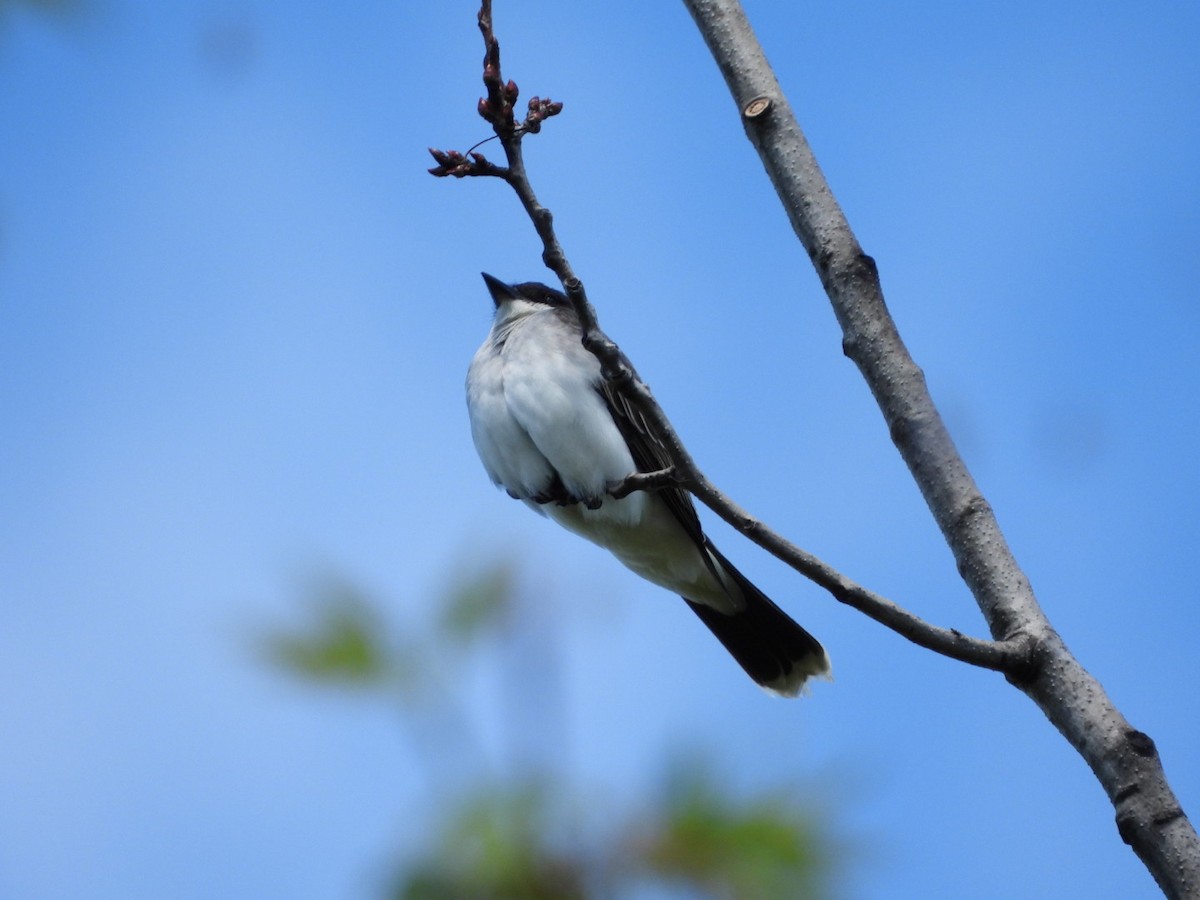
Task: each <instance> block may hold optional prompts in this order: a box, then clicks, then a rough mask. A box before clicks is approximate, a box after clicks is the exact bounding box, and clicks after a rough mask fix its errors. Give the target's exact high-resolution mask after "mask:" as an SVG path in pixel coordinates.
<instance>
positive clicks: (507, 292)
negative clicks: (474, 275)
mask: <svg viewBox="0 0 1200 900" xmlns="http://www.w3.org/2000/svg"><path fill="white" fill-rule="evenodd" d="M479 274H480V275H482V276H483V283H484V284H486V285H487V289H488V293H489V294H491V295H492V301H493V302H494V303H495V304H496V305H497V306H499V305H500V304H501V303H504V302H505V301H507V300H515V299H516V298H517V292H516V291H514V290H513V289H512V288H511V287H510V286H509V285H507V284H505V283H504V282H503V281H501V280H500V279H499V278H493V277H492V276H491V275H489V274H488V273H487V272H480V273H479Z"/></svg>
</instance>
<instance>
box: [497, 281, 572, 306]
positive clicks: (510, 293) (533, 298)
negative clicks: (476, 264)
mask: <svg viewBox="0 0 1200 900" xmlns="http://www.w3.org/2000/svg"><path fill="white" fill-rule="evenodd" d="M480 274H481V275H483V281H484V283H485V284H486V285H487V289H488V293H490V294H491V295H492V301H493V302H494V303H495V304H496V305H497V306H499V305H500V304H501V303H505V302H507V301H510V300H528V301H529V302H530V303H544V304H545V305H546V306H561V307H569V306H570V305H571V304H570V301H569V300H567V295H566V294H564V293H563V292H562V291H556V290H555V289H554V288H552V287H550V286H549V285H546V284H542V283H540V282H537V281H523V282H521V283H520V284H506V283H505V282H503V281H501V280H500V279H499V278H494V277H493V276H491V275H489V274H488V273H487V272H481V273H480Z"/></svg>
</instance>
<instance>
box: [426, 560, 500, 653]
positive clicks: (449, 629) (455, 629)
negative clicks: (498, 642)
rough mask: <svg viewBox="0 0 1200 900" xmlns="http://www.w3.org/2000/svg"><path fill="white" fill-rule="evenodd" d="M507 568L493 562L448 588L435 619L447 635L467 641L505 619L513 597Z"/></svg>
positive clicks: (497, 625) (495, 626)
mask: <svg viewBox="0 0 1200 900" xmlns="http://www.w3.org/2000/svg"><path fill="white" fill-rule="evenodd" d="M515 581H516V579H515V578H514V575H513V571H512V569H511V567H509V566H508V565H505V564H503V563H500V564H497V565H495V566H493V567H491V568H490V569H488V570H487V571H485V572H481V573H480V574H478V575H475V576H474V577H472V578H470V579H469V580H467V581H465V582H463V583H462V584H460V585H459V586H458V587H456V588H454V589H453V590H451V592H450V594H449V595H448V596H447V598H446V602H445V605H444V606H443V607H442V615H441V618H440V621H439V624H440V625H441V628H442V630H443V631H444V632H445V633H446V634H447V635H448V636H450V637H453V638H455V639H457V640H461V641H467V640H470V639H471V638H473V637H476V636H478V635H479V634H481V633H484V632H486V631H490V630H493V629H495V628H498V627H499V626H500V625H501V624H502V623H504V622H505V621H507V620H508V617H509V615H510V614H511V612H512V608H513V601H514V598H515V596H516V592H515Z"/></svg>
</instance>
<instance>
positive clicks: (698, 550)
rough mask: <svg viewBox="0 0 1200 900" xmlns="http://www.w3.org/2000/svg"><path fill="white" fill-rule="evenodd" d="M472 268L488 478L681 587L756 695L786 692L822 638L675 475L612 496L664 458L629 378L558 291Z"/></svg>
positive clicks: (798, 684)
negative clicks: (789, 608) (742, 567)
mask: <svg viewBox="0 0 1200 900" xmlns="http://www.w3.org/2000/svg"><path fill="white" fill-rule="evenodd" d="M481 274H482V275H483V280H484V283H485V284H486V285H487V289H488V292H489V293H490V294H491V297H492V301H493V303H494V304H495V313H494V317H493V320H492V325H491V329H490V331H489V332H488V335H487V337H486V338H485V339H484V341H483V344H481V345H480V347H479V350H478V351H477V352H476V353H475V355H474V357H473V358H472V360H471V364H470V367H469V368H468V370H467V381H466V393H467V411H468V415H469V418H470V423H471V437H472V439H473V441H474V443H475V449H476V450H477V452H478V453H479V458H480V460H481V461H482V462H483V467H484V469H485V470H486V471H487V474H488V476H489V477H490V478H491V480H492V482H493V483H494V484H496V485H498V486H499V487H502V488H503V489H504V490H505V491H507V492H508V494H509V496H511V497H513V498H515V499H518V500H521V501H523V502H524V503H525V504H526V505H528V506H529V507H530V508H532V509H533V510H534V511H536V512H538V513H540V514H541V515H543V516H546V517H548V518H550V519H551V520H553V521H554V522H556V523H558V524H559V525H561V526H562V527H564V528H566V529H567V530H568V531H571V532H574V533H575V534H577V535H579V536H581V537H584V538H586V539H587V540H589V541H591V542H593V543H595V544H597V545H599V546H601V547H603V548H605V549H607V550H608V551H609V552H611V553H612V554H613V555H614V556H615V557H616V558H617V559H618V560H619V561H620V562H622V563H623V564H624V565H625V566H626V567H628V568H629V569H631V570H632V571H633V572H635V573H636V574H638V575H640V576H641V577H642V578H644V579H646V580H647V581H649V582H652V583H653V584H656V585H658V586H659V587H663V588H666V589H667V590H669V591H672V592H673V593H676V594H678V595H680V596H681V597H682V598H683V599H684V600H685V601H686V602H687V605H688V606H689V607H690V608H691V610H692V611H693V612H694V613H695V614H696V615H697V616H698V617H699V618H700V621H701V622H703V623H704V624H705V625H706V626H707V627H708V629H709V630H710V631H711V632H712V633H713V634H714V635H715V636H716V638H717V640H719V641H720V642H721V643H722V644H723V645H724V646H725V649H726V650H728V651H729V653H730V654H731V655H732V656H733V658H734V660H736V661H737V663H738V664H739V665H740V666H741V667H742V669H743V670H745V672H746V674H748V675H749V676H750V677H751V678H752V679H753V680H754V681H755V683H757V684H758V685H759V686H760V687H762V688H764V689H765V690H767V691H768V692H770V693H773V694H776V695H778V696H783V697H794V696H797V695H798V694H800V693H801V691H802V690H803V689H804V688H805V683H806V681H807V680H808V679H810V678H813V677H829V674H830V665H829V657H828V655H827V654H826V652H825V649H824V647H822V646H821V643H820V642H819V641H818V640H817V639H816V638H814V637H813V636H812V635H811V634H809V633H808V632H807V631H805V630H804V628H802V627H801V626H800V625H799V624H797V623H796V622H795V621H793V620H792V619H791V617H789V616H788V615H787V613H785V612H784V611H783V610H781V609H780V608H779V607H778V606H776V605H775V604H774V603H773V602H772V601H771V600H770V599H769V598H768V597H767V596H766V595H765V594H764V593H763V592H762V591H760V590H759V589H758V588H757V587H755V586H754V585H753V584H752V583H751V582H750V580H749V579H748V578H746V577H745V576H744V575H742V573H741V572H739V571H738V570H737V569H736V568H735V567H734V566H733V564H732V563H730V562H729V560H728V559H726V558H725V556H724V555H722V554H721V552H720V551H718V550H717V548H716V547H715V546H713V543H712V541H711V540H709V538H708V536H707V535H706V534H705V533H704V531H703V529H702V528H701V524H700V518H699V516H698V515H697V513H696V508H695V505H694V504H693V503H692V499H691V496H690V494H688V493H687V492H686V491H685V490H683V489H682V488H680V487H677V486H673V485H669V486H667V487H665V488H661V489H656V490H634V491H632V492H630V493H628V494H625V495H624V496H621V497H616V496H613V495H612V493H610V491H612V490H613V488H614V486H616V485H619V484H621V483H622V482H623V481H624V480H625V479H626V478H627V477H628V476H629V475H631V474H633V473H635V472H656V471H660V470H663V469H666V468H668V467H669V466H670V464H671V459H670V456H669V454H668V451H667V450H666V448H665V446H664V442H663V440H662V436H661V434H659V433H658V432H657V430H656V429H655V427H654V426H653V425H652V424H651V423H649V422H648V421H647V420H646V419H645V418H644V417H643V416H642V415H641V413H640V412H639V408H638V406H637V404H636V403H635V402H634V401H633V400H632V398H631V396H630V393H629V390H628V387H626V386H623V385H622V384H619V383H612V382H610V381H608V380H606V379H605V378H604V377H603V375H602V372H601V366H600V363H599V361H598V360H597V359H596V357H595V356H594V355H593V354H592V353H591V352H590V351H589V350H588V349H587V348H585V347H584V345H583V342H582V336H583V332H582V328H581V326H580V323H579V318H578V316H577V315H576V313H575V310H574V308H573V307H572V305H571V302H570V300H569V299H568V298H567V296H566V295H565V294H564V293H563V292H561V291H559V290H556V289H554V288H551V287H549V286H547V285H545V284H541V283H538V282H522V283H517V284H508V283H506V282H504V281H501V280H500V279H498V278H495V277H494V276H492V275H489V274H487V273H486V272H484V273H481ZM617 493H621V492H620V491H618V492H617Z"/></svg>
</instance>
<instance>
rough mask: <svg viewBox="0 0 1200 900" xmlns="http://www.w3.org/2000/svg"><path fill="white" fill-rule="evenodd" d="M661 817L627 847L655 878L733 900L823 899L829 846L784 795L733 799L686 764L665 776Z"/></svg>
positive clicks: (798, 807)
mask: <svg viewBox="0 0 1200 900" xmlns="http://www.w3.org/2000/svg"><path fill="white" fill-rule="evenodd" d="M662 816H663V818H662V821H661V822H660V823H657V824H651V826H650V827H649V828H647V829H646V831H645V833H644V834H643V836H642V837H641V838H640V839H639V840H638V841H637V842H636V850H635V855H636V856H637V857H639V859H640V862H641V864H642V865H643V866H645V867H646V868H647V869H648V870H650V871H651V872H654V873H655V874H657V875H659V876H661V877H665V878H668V879H672V880H677V881H683V882H686V883H688V884H690V885H692V886H693V887H695V888H698V889H701V890H704V891H706V892H708V893H711V895H713V896H717V897H736V898H739V900H773V898H777V897H800V898H806V900H808V898H818V897H824V896H827V889H826V881H827V879H828V876H829V875H830V868H831V863H832V853H831V848H830V847H829V846H828V845H827V843H826V841H824V840H823V839H822V838H821V836H820V834H819V833H818V829H817V826H816V823H815V821H814V820H813V819H812V817H811V815H810V814H806V812H805V811H804V807H803V806H802V805H800V804H799V803H798V802H796V800H795V799H794V798H792V797H790V796H787V795H786V794H785V793H782V792H781V793H780V794H779V795H775V796H771V797H764V798H759V799H756V800H751V801H739V800H735V799H732V798H730V797H728V796H726V795H725V794H724V793H723V792H721V791H720V790H719V789H718V788H717V786H716V785H715V783H714V782H713V780H712V779H711V778H710V777H709V776H707V775H706V774H705V773H704V771H703V770H702V769H700V768H698V767H694V766H693V767H689V768H687V769H685V770H683V771H681V772H679V773H677V774H676V776H675V777H674V778H673V779H672V782H671V785H670V788H669V790H668V796H667V799H666V803H665V805H664V808H663V810H662Z"/></svg>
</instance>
